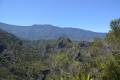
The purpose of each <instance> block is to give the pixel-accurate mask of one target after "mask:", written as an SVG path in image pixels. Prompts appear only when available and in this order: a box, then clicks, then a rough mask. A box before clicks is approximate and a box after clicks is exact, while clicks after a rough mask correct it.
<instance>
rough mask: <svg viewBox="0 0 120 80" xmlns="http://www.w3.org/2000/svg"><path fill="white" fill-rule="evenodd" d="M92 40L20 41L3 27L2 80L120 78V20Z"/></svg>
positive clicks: (0, 37) (0, 47)
mask: <svg viewBox="0 0 120 80" xmlns="http://www.w3.org/2000/svg"><path fill="white" fill-rule="evenodd" d="M110 26H111V30H110V31H109V33H108V34H107V36H106V38H105V39H100V38H95V39H94V41H93V42H87V41H71V40H70V39H69V38H66V37H61V38H59V39H58V40H43V41H42V40H40V41H26V40H20V39H18V38H17V37H15V36H14V35H11V34H9V33H7V32H5V31H3V30H0V80H120V19H115V20H113V21H111V24H110Z"/></svg>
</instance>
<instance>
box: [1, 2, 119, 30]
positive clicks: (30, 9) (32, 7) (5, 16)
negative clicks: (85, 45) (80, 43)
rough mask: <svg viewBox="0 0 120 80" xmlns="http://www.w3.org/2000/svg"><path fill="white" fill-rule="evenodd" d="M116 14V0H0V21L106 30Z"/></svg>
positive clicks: (117, 15) (16, 23)
mask: <svg viewBox="0 0 120 80" xmlns="http://www.w3.org/2000/svg"><path fill="white" fill-rule="evenodd" d="M119 17H120V0H0V22H4V23H8V24H15V25H32V24H52V25H56V26H60V27H74V28H81V29H86V30H92V31H96V32H108V30H109V23H110V21H111V20H112V19H115V18H119Z"/></svg>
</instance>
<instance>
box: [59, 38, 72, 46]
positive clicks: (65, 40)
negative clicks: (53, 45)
mask: <svg viewBox="0 0 120 80" xmlns="http://www.w3.org/2000/svg"><path fill="white" fill-rule="evenodd" d="M57 42H58V48H68V47H70V46H71V43H72V41H71V40H70V39H69V38H64V37H63V38H59V39H58V41H57Z"/></svg>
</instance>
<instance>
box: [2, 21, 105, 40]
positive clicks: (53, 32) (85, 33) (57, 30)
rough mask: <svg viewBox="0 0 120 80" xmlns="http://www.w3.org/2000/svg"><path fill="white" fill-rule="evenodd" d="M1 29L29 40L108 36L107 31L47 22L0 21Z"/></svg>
mask: <svg viewBox="0 0 120 80" xmlns="http://www.w3.org/2000/svg"><path fill="white" fill-rule="evenodd" d="M0 29H3V30H5V31H7V32H9V33H12V34H14V35H16V36H18V37H20V38H22V39H27V40H55V39H57V38H59V37H69V38H70V39H71V40H75V41H80V40H87V41H88V40H89V41H92V40H93V39H94V38H95V37H100V38H105V36H106V33H99V32H92V31H89V30H83V29H79V28H61V27H57V26H53V25H47V24H45V25H37V24H35V25H32V26H18V25H10V24H5V23H0ZM71 32H72V33H71Z"/></svg>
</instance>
